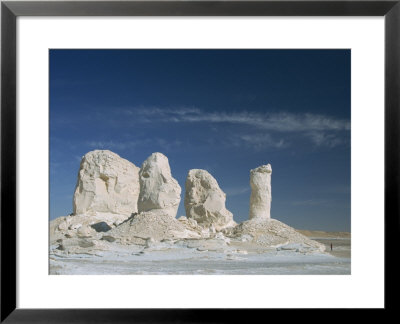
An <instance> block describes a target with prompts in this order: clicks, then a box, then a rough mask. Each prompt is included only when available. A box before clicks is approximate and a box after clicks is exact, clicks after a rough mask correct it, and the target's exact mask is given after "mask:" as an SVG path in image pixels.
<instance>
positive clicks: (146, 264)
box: [49, 233, 351, 275]
mask: <svg viewBox="0 0 400 324" xmlns="http://www.w3.org/2000/svg"><path fill="white" fill-rule="evenodd" d="M307 234H309V236H311V237H312V234H313V233H307ZM342 236H343V235H342ZM314 239H315V240H316V241H318V242H320V243H323V244H325V245H326V252H315V251H314V252H312V251H311V252H310V251H307V250H305V249H304V246H300V245H296V244H287V245H281V246H278V247H274V248H269V249H265V248H264V249H263V250H262V251H261V250H257V249H252V248H251V247H250V246H246V243H244V242H239V241H237V242H235V241H231V242H230V244H228V245H227V246H226V245H224V243H223V242H222V243H221V244H219V243H218V244H217V243H216V244H211V245H210V246H206V245H204V244H199V243H198V241H196V240H178V241H175V242H172V241H171V242H168V241H167V242H160V243H151V244H147V245H146V246H141V245H120V244H116V243H107V244H109V246H108V247H109V249H108V250H105V251H99V252H97V253H95V254H85V253H80V254H68V255H65V254H63V253H60V252H59V251H58V250H57V249H56V247H55V246H51V247H50V262H49V272H50V274H60V275H63V274H71V275H72V274H77V275H94V274H100V275H105V274H109V275H123V274H164V275H165V274H179V275H184V274H189V275H193V274H202V275H204V274H207V275H215V274H223V275H229V274H243V275H250V274H259V275H267V274H270V275H273V274H278V275H279V274H280V275H288V274H295V275H298V274H308V275H325V274H326V275H328V274H339V275H340V274H343V275H346V274H350V273H351V263H350V254H351V253H350V252H351V248H350V247H351V240H350V238H349V237H345V238H342V237H334V236H332V237H328V238H326V237H320V238H314ZM214 243H215V242H214ZM331 243H332V244H333V251H332V252H331V251H330V244H331Z"/></svg>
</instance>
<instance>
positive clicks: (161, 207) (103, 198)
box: [50, 151, 325, 261]
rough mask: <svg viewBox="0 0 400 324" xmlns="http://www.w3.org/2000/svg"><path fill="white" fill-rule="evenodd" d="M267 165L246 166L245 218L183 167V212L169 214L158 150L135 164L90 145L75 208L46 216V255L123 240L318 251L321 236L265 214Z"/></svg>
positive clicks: (203, 177)
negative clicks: (236, 215) (66, 213)
mask: <svg viewBox="0 0 400 324" xmlns="http://www.w3.org/2000/svg"><path fill="white" fill-rule="evenodd" d="M271 172H272V169H271V166H270V165H269V164H268V165H263V166H260V167H258V168H256V169H253V170H251V173H250V186H251V189H252V192H251V198H250V211H249V220H247V221H245V222H242V223H240V224H237V223H236V222H235V221H234V219H233V215H232V213H231V212H230V211H228V210H227V209H226V207H225V200H226V195H225V193H224V192H223V191H222V190H221V188H220V187H219V185H218V182H217V180H216V179H215V178H214V177H213V176H212V175H211V174H210V173H208V172H207V171H205V170H200V169H193V170H190V171H189V173H188V177H187V180H186V192H185V209H186V216H180V217H179V218H176V212H177V210H178V206H179V203H180V194H181V187H180V186H179V184H178V182H177V181H176V180H175V179H174V178H173V176H172V173H171V168H170V165H169V161H168V158H167V157H166V156H165V155H163V154H161V153H153V154H152V155H151V156H150V157H149V158H148V159H147V160H146V161H144V163H143V164H142V167H141V168H140V170H139V169H138V168H137V167H136V166H135V165H134V164H133V163H131V162H129V161H127V160H124V159H122V158H121V157H119V156H118V155H117V154H115V153H112V152H110V151H92V152H89V153H87V154H86V155H85V156H84V157H83V159H82V162H81V166H80V170H79V175H78V183H77V186H76V189H75V195H74V214H71V215H69V216H63V217H59V218H57V219H54V220H52V221H51V222H50V256H51V258H52V257H53V258H54V257H57V258H68V256H71V255H74V256H76V255H94V256H101V255H104V253H106V252H107V253H111V252H113V253H115V255H116V257H117V256H118V255H120V254H119V253H120V252H118V251H122V250H123V251H125V252H126V250H124V249H126V248H129V249H130V250H129V251H132V253H139V254H138V255H141V254H140V253H142V254H143V253H144V251H146V253H149V252H150V251H153V252H152V253H154V252H155V251H159V250H166V249H167V250H168V249H177V248H180V249H182V248H185V249H188V250H190V251H195V253H200V252H202V253H204V252H219V253H224V254H225V255H227V256H230V258H234V256H235V255H236V256H237V255H246V254H248V253H250V254H251V253H266V252H271V251H291V252H296V253H308V254H309V253H321V252H323V251H324V250H325V246H324V245H323V244H321V243H318V242H317V241H314V240H311V239H309V238H307V237H306V236H304V235H302V234H300V233H299V232H298V231H296V230H295V229H293V228H292V227H290V226H288V225H286V224H284V223H282V222H280V221H278V220H276V219H272V218H270V208H271ZM121 249H122V250H121ZM125 252H124V253H125ZM102 253H103V254H102ZM236 256H235V258H236ZM194 257H198V255H197V254H195V255H194ZM53 261H54V260H53Z"/></svg>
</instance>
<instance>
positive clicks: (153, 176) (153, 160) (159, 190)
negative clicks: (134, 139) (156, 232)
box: [138, 153, 181, 218]
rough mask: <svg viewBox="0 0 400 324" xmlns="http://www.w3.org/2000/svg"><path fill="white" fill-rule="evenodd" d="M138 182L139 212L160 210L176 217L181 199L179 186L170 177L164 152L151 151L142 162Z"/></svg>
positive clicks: (169, 169)
mask: <svg viewBox="0 0 400 324" xmlns="http://www.w3.org/2000/svg"><path fill="white" fill-rule="evenodd" d="M139 182H140V194H139V199H138V212H139V213H142V212H149V211H152V210H155V211H158V210H162V211H163V214H166V215H169V216H170V217H172V218H175V217H176V213H177V211H178V207H179V203H180V200H181V187H180V186H179V184H178V181H176V180H175V179H174V178H173V177H172V174H171V168H170V166H169V162H168V158H167V157H166V156H165V155H164V154H162V153H153V154H152V155H150V156H149V157H148V158H147V160H146V161H144V162H143V165H142V167H141V168H140V172H139Z"/></svg>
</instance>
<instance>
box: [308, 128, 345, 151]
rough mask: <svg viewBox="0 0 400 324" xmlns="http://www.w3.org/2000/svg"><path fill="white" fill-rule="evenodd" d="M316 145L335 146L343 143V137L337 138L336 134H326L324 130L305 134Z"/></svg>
mask: <svg viewBox="0 0 400 324" xmlns="http://www.w3.org/2000/svg"><path fill="white" fill-rule="evenodd" d="M307 137H309V138H310V140H311V142H313V143H314V144H315V145H316V146H325V147H330V148H333V147H336V146H338V145H341V144H343V143H344V141H343V139H341V138H339V137H338V136H337V134H332V133H330V134H327V133H324V132H311V133H308V134H307Z"/></svg>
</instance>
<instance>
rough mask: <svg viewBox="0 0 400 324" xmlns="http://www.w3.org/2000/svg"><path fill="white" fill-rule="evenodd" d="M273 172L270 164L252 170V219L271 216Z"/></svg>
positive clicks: (250, 215)
mask: <svg viewBox="0 0 400 324" xmlns="http://www.w3.org/2000/svg"><path fill="white" fill-rule="evenodd" d="M271 174H272V168H271V165H270V164H267V165H262V166H260V167H258V168H255V169H253V170H250V186H251V195H250V212H249V218H250V219H269V218H271V201H272V195H271Z"/></svg>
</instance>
